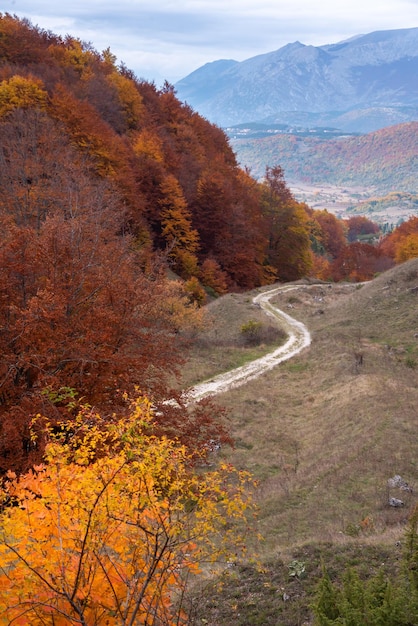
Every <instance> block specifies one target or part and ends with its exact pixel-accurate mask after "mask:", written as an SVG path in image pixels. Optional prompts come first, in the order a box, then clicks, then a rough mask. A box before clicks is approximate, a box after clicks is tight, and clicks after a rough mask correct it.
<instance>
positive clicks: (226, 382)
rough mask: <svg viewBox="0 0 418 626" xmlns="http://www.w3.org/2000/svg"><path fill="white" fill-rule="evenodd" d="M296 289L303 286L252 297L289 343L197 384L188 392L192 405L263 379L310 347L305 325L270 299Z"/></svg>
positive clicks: (276, 289) (271, 290)
mask: <svg viewBox="0 0 418 626" xmlns="http://www.w3.org/2000/svg"><path fill="white" fill-rule="evenodd" d="M304 287H306V285H304ZM294 289H300V286H299V285H284V286H282V287H275V288H274V289H270V290H269V291H265V292H263V293H260V294H258V295H257V296H256V297H255V298H253V302H254V304H258V305H259V306H260V307H261V308H262V309H263V310H264V311H265V313H266V314H267V315H269V316H270V317H273V318H274V319H275V320H276V321H277V322H278V323H279V324H280V326H281V327H282V328H283V329H284V330H285V332H286V333H287V334H288V339H287V341H286V343H285V344H284V345H283V346H280V347H279V348H276V350H274V351H273V352H270V353H269V354H266V355H265V356H263V357H260V358H259V359H256V360H255V361H250V362H249V363H246V364H245V365H242V366H241V367H237V368H236V369H234V370H231V371H229V372H226V373H224V374H219V375H218V376H214V377H213V378H211V379H210V380H207V381H204V382H203V383H200V384H199V385H196V386H195V387H193V388H192V389H190V390H189V392H188V395H189V397H190V400H191V402H193V401H197V400H201V399H202V398H205V397H207V396H214V395H217V394H220V393H224V392H225V391H228V390H229V389H233V388H235V387H239V386H241V385H244V384H245V383H247V382H248V381H250V380H254V378H258V376H261V375H262V374H264V372H267V371H268V370H271V369H272V368H273V367H275V366H276V365H278V364H279V363H282V362H283V361H286V360H287V359H290V358H291V357H293V356H295V355H296V354H298V353H299V352H301V351H302V350H303V349H304V348H306V347H307V346H309V345H310V343H311V335H310V333H309V331H308V329H307V327H306V326H305V324H302V322H298V321H297V320H295V319H294V318H293V317H291V316H290V315H288V314H287V313H285V312H284V311H281V310H280V309H278V308H277V307H275V306H273V305H272V304H271V303H270V300H271V298H273V297H274V296H276V295H277V294H278V293H283V292H285V291H292V290H294Z"/></svg>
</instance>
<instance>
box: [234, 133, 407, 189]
mask: <svg viewBox="0 0 418 626" xmlns="http://www.w3.org/2000/svg"><path fill="white" fill-rule="evenodd" d="M417 139H418V122H409V123H405V124H399V125H398V126H389V127H387V128H383V129H381V130H378V131H375V132H373V133H369V134H367V135H361V136H358V137H339V138H337V139H336V138H330V139H324V138H318V137H310V136H309V135H292V134H277V135H274V136H272V137H266V138H262V139H237V140H232V141H231V144H232V146H233V148H234V150H235V151H236V153H237V157H238V160H239V161H240V163H241V164H242V166H245V167H248V168H249V169H250V171H251V172H252V174H253V175H254V176H256V177H261V176H263V173H264V170H265V167H266V165H270V164H272V163H280V165H281V166H282V168H283V170H284V173H285V176H286V179H287V180H288V181H293V182H294V181H305V182H311V183H322V184H323V183H331V184H333V185H339V186H344V185H346V186H348V187H355V186H361V187H370V188H372V189H373V190H375V191H376V192H380V193H388V192H390V191H403V192H416V191H417V187H418V186H417V180H418V149H417V145H418V142H417Z"/></svg>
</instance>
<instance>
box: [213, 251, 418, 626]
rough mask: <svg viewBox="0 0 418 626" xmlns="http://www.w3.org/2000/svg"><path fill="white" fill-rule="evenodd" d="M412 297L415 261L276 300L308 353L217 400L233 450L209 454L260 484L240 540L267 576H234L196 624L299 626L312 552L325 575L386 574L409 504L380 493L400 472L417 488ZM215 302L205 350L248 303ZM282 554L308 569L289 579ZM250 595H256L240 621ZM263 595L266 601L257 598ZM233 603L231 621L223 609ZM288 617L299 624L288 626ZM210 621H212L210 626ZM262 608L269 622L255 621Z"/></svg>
mask: <svg viewBox="0 0 418 626" xmlns="http://www.w3.org/2000/svg"><path fill="white" fill-rule="evenodd" d="M415 287H418V259H416V260H413V261H411V262H409V263H406V264H404V265H402V266H398V267H396V268H394V269H393V270H390V271H389V272H387V273H386V274H383V275H381V276H380V277H378V278H377V279H375V280H374V281H373V282H371V283H369V284H367V285H364V286H363V287H359V286H357V287H356V286H349V287H347V288H344V287H341V286H337V285H334V286H318V288H315V289H310V290H309V291H308V290H304V289H303V286H302V287H301V290H300V292H298V293H297V294H295V292H292V294H287V295H284V296H283V297H282V300H281V302H280V301H278V302H279V303H280V304H281V305H282V306H283V307H284V308H286V307H289V305H291V306H292V314H294V316H295V317H296V318H298V319H300V320H302V321H304V322H305V323H307V325H308V327H309V328H310V330H311V332H312V335H313V343H312V346H311V347H310V349H309V350H307V351H305V352H304V353H303V354H301V355H300V356H299V357H297V358H296V359H294V360H292V361H291V362H289V363H287V364H283V365H281V366H279V367H278V368H277V369H275V370H273V371H272V372H270V373H268V374H266V375H265V376H263V377H262V378H260V379H258V380H256V381H253V382H251V383H249V384H248V385H246V386H245V387H243V388H240V389H237V390H234V391H231V392H229V393H227V394H224V395H223V396H222V398H221V402H222V404H223V405H224V406H226V407H227V408H228V409H229V422H230V428H231V432H232V435H233V437H234V438H235V441H236V447H235V449H234V450H232V451H231V450H222V451H221V455H222V456H223V457H224V458H226V459H228V460H230V461H231V462H233V463H234V464H236V465H238V466H240V467H243V468H246V469H249V470H251V471H252V472H253V473H254V475H255V476H256V477H257V478H258V480H259V487H258V490H257V494H256V497H257V499H258V502H259V506H260V515H259V530H260V532H261V533H262V535H263V536H264V542H263V543H262V544H261V545H260V544H257V545H255V544H256V542H255V540H254V542H253V543H254V549H258V551H259V553H260V555H261V561H262V562H263V563H264V564H265V566H266V568H267V572H269V571H270V575H267V579H265V576H266V574H263V575H262V574H258V573H257V572H256V570H251V568H249V569H248V568H244V569H243V570H240V569H239V568H237V569H236V570H235V571H234V573H233V575H232V578H231V575H230V576H229V578H228V580H227V583H226V584H225V586H224V591H223V594H222V595H221V596H219V597H218V598H217V600H216V602H215V604H216V607H217V608H216V609H215V608H214V607H212V609H211V607H210V602H209V604H207V605H206V609H205V610H206V611H207V615H206V617H205V619H207V618H208V617H211V619H212V620H214V621H209V622H208V623H211V624H216V623H222V624H224V625H228V624H231V625H232V624H234V625H235V624H240V623H242V624H244V623H245V624H277V623H280V624H289V625H290V624H292V625H293V624H298V623H301V624H302V623H309V621H306V620H307V619H308V618H307V614H308V613H309V611H308V609H307V606H306V605H307V602H308V598H309V594H310V593H311V591H312V585H313V583H314V582H315V581H316V578H317V575H318V572H319V568H320V559H321V556H322V557H324V555H325V560H326V561H327V562H328V563H329V564H330V567H331V569H332V568H334V569H335V571H336V572H337V571H338V570H339V569H342V568H343V567H344V566H345V563H346V559H348V560H350V559H351V560H352V559H353V558H354V559H355V560H358V562H359V563H360V564H361V563H363V565H364V567H366V568H367V561H370V567H369V571H371V569H372V563H373V562H375V563H376V567H377V565H378V564H379V563H380V562H382V560H383V561H384V562H385V563H387V564H392V565H393V566H396V563H397V559H398V557H399V549H398V548H397V547H396V542H397V541H398V540H399V539H400V538H402V535H403V529H404V526H405V523H406V521H407V518H408V514H409V512H410V511H411V508H412V505H413V503H414V502H415V501H416V496H415V495H414V494H408V493H405V492H399V491H397V490H392V491H391V492H388V488H387V480H388V478H390V477H391V476H393V475H394V474H400V475H401V476H402V477H403V478H404V479H405V480H407V481H408V482H409V483H410V484H411V485H414V484H415V485H416V483H417V479H418V470H417V465H416V459H417V457H418V438H417V437H416V419H417V406H418V338H417V337H416V334H417V333H418V293H417V291H414V288H415ZM227 298H229V300H231V301H232V302H233V303H234V306H233V312H232V314H231V316H228V306H227V300H223V301H220V302H218V304H217V305H216V306H213V307H212V315H213V316H214V315H215V313H216V310H219V313H220V315H221V317H222V319H223V320H224V321H223V326H222V325H221V324H219V326H218V328H219V331H218V335H217V338H218V342H219V336H220V334H221V333H226V334H228V333H231V329H233V328H234V325H235V320H236V319H237V312H236V309H237V306H238V303H239V301H240V299H241V301H242V306H243V308H244V309H245V308H247V309H248V307H249V306H250V305H249V301H250V299H249V297H248V295H245V296H232V297H231V296H228V297H227ZM225 319H227V320H229V321H228V323H226V324H225ZM215 325H216V323H215ZM222 328H223V329H224V330H223V331H222V330H221V329H222ZM208 350H209V348H208V342H206V347H205V356H206V358H209V359H210V356H209V354H210V352H208ZM216 352H218V353H219V346H218V347H216V346H215V347H214V353H216ZM359 355H362V363H359ZM218 367H219V362H217V363H216V368H218ZM389 495H393V496H395V497H400V498H402V499H403V500H404V501H405V504H406V506H405V507H404V508H400V509H394V508H391V507H389V506H388V504H387V502H388V496H389ZM321 546H322V547H321ZM332 546H334V547H335V546H336V547H337V549H333V548H332ZM365 546H366V547H367V548H366V547H365ZM366 549H367V550H368V551H374V552H373V554H374V557H373V558H372V556H371V552H368V553H367V554H368V556H367V557H363V558H362V556H361V555H362V554H363V555H365V554H366V552H365V550H366ZM304 554H305V556H303V555H304ZM301 555H302V556H301ZM344 555H346V556H344ZM295 557H297V558H299V559H302V560H303V561H304V562H306V563H307V564H308V569H310V572H311V573H310V575H309V576H308V577H307V578H306V579H304V580H303V581H299V580H297V581H295V580H293V579H292V582H291V583H290V582H289V581H290V579H289V578H288V570H287V565H286V564H287V563H289V561H291V560H292V559H293V558H295ZM365 559H366V560H365ZM373 559H374V561H373ZM272 572H275V575H276V578H277V580H276V582H275V583H274V585H273V587H274V589H275V591H274V593H273V597H274V598H275V602H272V597H271V593H270V591H271V588H270V587H268V585H266V583H268V582H269V581H270V579H271V576H272V575H273V574H272ZM245 581H247V582H245ZM289 584H291V585H293V586H292V589H293V591H292V592H291V593H290V592H289V595H290V596H291V597H292V598H293V597H294V596H297V598H298V599H297V601H296V599H295V601H294V602H290V603H283V600H282V598H281V597H278V594H279V591H278V589H281V588H285V589H287V588H288V587H289ZM252 585H255V586H256V587H257V589H258V595H259V596H260V597H258V598H257V603H256V604H257V610H256V611H255V613H254V615H252V614H251V615H252V616H251V615H250V613H251V611H250V613H248V611H249V604H248V598H249V597H250V595H251V593H252V592H251V586H252ZM263 585H264V587H265V589H266V593H264V592H261V595H260V589H261V588H263ZM295 585H296V588H295ZM298 585H299V586H300V590H299V591H300V592H299V594H297V593H296V592H297V586H298ZM269 589H270V591H269ZM239 590H240V591H239ZM286 593H287V592H286ZM234 594H238V595H237V597H236V600H237V601H236V602H235V604H236V605H237V606H238V605H239V606H241V608H240V610H241V613H242V615H243V617H242V620H241V617H240V620H241V621H239V620H238V618H237V615H236V613H235V612H234V610H232V609H231V607H233V606H235V604H234V601H233V597H234ZM249 594H250V595H249ZM279 595H280V594H279ZM238 596H239V598H238ZM272 607H275V609H274V610H273V609H272ZM297 607H298V608H297ZM296 608H297V614H298V615H299V617H298V618H297V620H299V619H300V620H302V621H295V620H296V614H295V610H296ZM236 610H238V609H236ZM219 611H221V612H222V611H225V612H223V613H222V619H221V621H220V622H219ZM231 611H232V612H231ZM263 611H267V613H266V615H267V614H268V615H270V616H269V617H266V615H265V616H264V617H260V615H262V614H263ZM279 614H280V615H281V618H280V619H281V620H282V621H279V622H278V621H277V615H279ZM216 615H217V616H218V617H216ZM228 615H229V617H228ZM286 616H287V617H286ZM257 620H261V621H257ZM263 620H264V621H263ZM275 620H276V621H275ZM286 620H288V621H286ZM303 620H305V621H303Z"/></svg>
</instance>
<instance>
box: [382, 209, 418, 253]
mask: <svg viewBox="0 0 418 626" xmlns="http://www.w3.org/2000/svg"><path fill="white" fill-rule="evenodd" d="M416 234H418V217H416V216H412V217H410V218H409V220H407V221H406V222H403V223H402V224H400V226H398V227H397V228H395V230H393V231H392V232H391V233H390V234H389V235H387V236H386V237H385V238H384V239H382V241H381V242H380V245H379V248H380V249H381V250H382V252H383V253H384V254H386V255H387V256H390V257H391V258H392V259H394V260H396V257H397V255H398V254H399V261H398V260H396V262H397V263H399V262H401V263H402V262H403V261H404V260H406V258H404V257H407V258H414V256H409V254H412V255H414V250H415V243H414V237H413V236H414V235H416ZM410 236H412V239H411V240H410V243H408V238H409V237H410ZM405 246H406V247H405ZM404 247H405V250H404V251H402V249H403V248H404Z"/></svg>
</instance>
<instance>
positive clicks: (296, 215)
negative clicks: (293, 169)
mask: <svg viewBox="0 0 418 626" xmlns="http://www.w3.org/2000/svg"><path fill="white" fill-rule="evenodd" d="M261 203H262V208H263V216H264V220H265V225H266V226H265V227H266V230H267V232H268V237H269V243H268V247H267V258H266V264H267V265H269V266H270V267H272V268H274V270H275V272H276V274H277V278H279V279H280V280H284V281H290V280H297V279H298V278H301V277H303V276H306V275H307V274H308V273H309V271H310V269H311V266H312V256H311V252H310V237H309V223H308V215H307V213H306V211H305V206H304V205H302V204H299V203H297V202H296V201H295V200H294V199H293V197H292V195H291V193H290V191H289V189H288V188H287V186H286V184H285V182H284V173H283V170H282V169H281V168H280V167H279V166H276V167H274V168H269V167H268V168H267V169H266V177H265V182H264V184H263V185H262V190H261Z"/></svg>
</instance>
